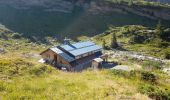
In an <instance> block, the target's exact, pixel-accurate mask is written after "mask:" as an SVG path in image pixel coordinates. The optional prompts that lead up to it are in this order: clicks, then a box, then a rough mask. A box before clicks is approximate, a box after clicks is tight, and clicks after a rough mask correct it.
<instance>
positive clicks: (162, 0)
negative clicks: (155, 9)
mask: <svg viewBox="0 0 170 100" xmlns="http://www.w3.org/2000/svg"><path fill="white" fill-rule="evenodd" d="M146 1H149V2H160V3H170V0H146Z"/></svg>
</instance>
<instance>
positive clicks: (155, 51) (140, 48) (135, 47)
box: [93, 25, 170, 58]
mask: <svg viewBox="0 0 170 100" xmlns="http://www.w3.org/2000/svg"><path fill="white" fill-rule="evenodd" d="M128 29H129V31H130V32H129V33H131V35H129V36H123V34H124V33H127V32H128ZM146 30H150V29H148V28H147V27H143V26H137V25H136V26H134V25H130V26H124V27H113V28H111V29H109V30H107V31H106V32H105V33H104V34H100V35H97V36H95V37H94V38H93V40H94V41H96V42H97V43H99V44H100V45H102V41H103V40H105V41H106V45H107V46H109V45H110V39H111V35H112V34H110V33H116V36H117V41H118V42H119V43H121V45H122V47H123V48H124V49H126V50H129V51H135V52H140V53H143V54H146V55H150V56H156V57H159V58H161V57H162V58H163V56H164V52H165V51H170V49H169V48H168V47H166V48H161V47H157V46H155V44H156V41H151V43H135V44H130V43H129V40H130V38H131V37H132V36H133V34H136V33H137V34H140V35H145V34H147V35H151V34H156V33H149V32H147V31H146ZM107 33H109V34H107ZM129 33H128V34H129Z"/></svg>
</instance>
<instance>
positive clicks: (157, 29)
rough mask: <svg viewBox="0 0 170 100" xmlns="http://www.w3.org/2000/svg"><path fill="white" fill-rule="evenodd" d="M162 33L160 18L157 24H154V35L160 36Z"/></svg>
mask: <svg viewBox="0 0 170 100" xmlns="http://www.w3.org/2000/svg"><path fill="white" fill-rule="evenodd" d="M162 34H163V28H162V24H161V20H159V21H158V24H157V25H156V35H157V37H161V35H162Z"/></svg>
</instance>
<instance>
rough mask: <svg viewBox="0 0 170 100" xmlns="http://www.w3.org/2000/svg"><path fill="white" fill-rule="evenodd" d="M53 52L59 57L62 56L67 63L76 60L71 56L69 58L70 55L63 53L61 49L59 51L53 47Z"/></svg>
mask: <svg viewBox="0 0 170 100" xmlns="http://www.w3.org/2000/svg"><path fill="white" fill-rule="evenodd" d="M50 49H51V50H52V51H53V52H55V53H57V54H58V55H60V56H61V57H62V58H64V59H65V60H66V61H68V62H72V61H74V60H75V59H74V58H73V57H71V56H69V55H68V54H66V53H64V52H63V51H61V50H60V49H58V48H57V47H53V48H50Z"/></svg>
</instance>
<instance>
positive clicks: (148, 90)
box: [138, 84, 170, 100]
mask: <svg viewBox="0 0 170 100" xmlns="http://www.w3.org/2000/svg"><path fill="white" fill-rule="evenodd" d="M138 91H139V92H140V93H142V94H147V95H148V96H149V97H150V98H152V99H154V100H169V99H170V90H168V89H162V88H160V87H156V86H153V85H149V84H141V85H139V87H138Z"/></svg>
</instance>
